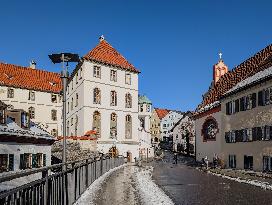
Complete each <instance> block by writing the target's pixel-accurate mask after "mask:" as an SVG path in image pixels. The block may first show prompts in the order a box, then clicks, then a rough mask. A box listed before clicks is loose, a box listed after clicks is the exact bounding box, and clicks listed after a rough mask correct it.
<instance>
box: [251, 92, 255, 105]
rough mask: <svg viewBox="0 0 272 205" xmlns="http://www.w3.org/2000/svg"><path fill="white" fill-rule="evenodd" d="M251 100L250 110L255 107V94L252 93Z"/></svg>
mask: <svg viewBox="0 0 272 205" xmlns="http://www.w3.org/2000/svg"><path fill="white" fill-rule="evenodd" d="M251 100H252V108H255V107H256V93H252V95H251Z"/></svg>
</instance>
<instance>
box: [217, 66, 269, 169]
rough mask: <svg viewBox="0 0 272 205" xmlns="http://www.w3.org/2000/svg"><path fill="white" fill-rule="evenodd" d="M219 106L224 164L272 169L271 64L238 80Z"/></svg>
mask: <svg viewBox="0 0 272 205" xmlns="http://www.w3.org/2000/svg"><path fill="white" fill-rule="evenodd" d="M267 63H268V64H271V62H267ZM221 105H222V111H223V112H222V133H224V135H225V139H224V140H222V142H223V143H222V148H223V150H222V151H223V154H222V158H223V159H224V162H225V164H226V166H227V167H229V168H237V169H254V170H257V171H272V67H270V68H268V69H266V70H263V71H260V72H258V73H257V74H255V75H253V76H251V77H249V78H247V79H245V80H243V81H241V82H240V83H238V84H237V85H236V86H235V87H233V88H232V89H231V90H229V91H228V92H227V93H226V94H225V95H224V96H223V99H222V101H221Z"/></svg>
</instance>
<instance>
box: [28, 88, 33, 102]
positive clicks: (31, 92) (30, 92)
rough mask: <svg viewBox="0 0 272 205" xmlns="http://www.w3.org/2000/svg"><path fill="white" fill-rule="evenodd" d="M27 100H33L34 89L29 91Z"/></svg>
mask: <svg viewBox="0 0 272 205" xmlns="http://www.w3.org/2000/svg"><path fill="white" fill-rule="evenodd" d="M28 100H31V101H34V100H35V92H34V91H31V90H30V91H29V94H28Z"/></svg>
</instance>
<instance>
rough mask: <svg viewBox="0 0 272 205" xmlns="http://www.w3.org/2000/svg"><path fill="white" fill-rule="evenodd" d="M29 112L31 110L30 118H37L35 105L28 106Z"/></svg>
mask: <svg viewBox="0 0 272 205" xmlns="http://www.w3.org/2000/svg"><path fill="white" fill-rule="evenodd" d="M28 112H29V116H30V119H35V108H34V107H30V108H28Z"/></svg>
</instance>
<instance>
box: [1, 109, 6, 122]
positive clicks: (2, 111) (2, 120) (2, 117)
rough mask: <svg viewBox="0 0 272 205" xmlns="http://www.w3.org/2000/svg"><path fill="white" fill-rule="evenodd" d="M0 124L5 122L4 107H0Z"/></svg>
mask: <svg viewBox="0 0 272 205" xmlns="http://www.w3.org/2000/svg"><path fill="white" fill-rule="evenodd" d="M0 124H6V109H5V108H1V109H0Z"/></svg>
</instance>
